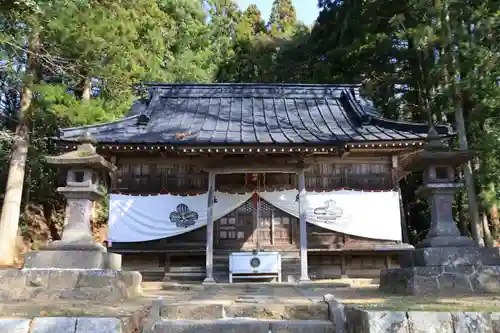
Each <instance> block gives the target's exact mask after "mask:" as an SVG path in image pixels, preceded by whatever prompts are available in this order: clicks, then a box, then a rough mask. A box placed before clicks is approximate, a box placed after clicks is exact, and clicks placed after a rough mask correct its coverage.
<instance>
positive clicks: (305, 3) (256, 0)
mask: <svg viewBox="0 0 500 333" xmlns="http://www.w3.org/2000/svg"><path fill="white" fill-rule="evenodd" d="M236 2H237V3H238V6H240V8H241V9H242V10H245V9H247V7H248V6H249V5H251V4H256V5H257V7H259V9H260V11H261V12H262V18H263V19H265V20H266V21H267V20H268V19H269V15H270V14H271V7H272V5H273V0H236ZM292 2H293V6H294V7H295V9H296V10H297V19H298V20H299V21H302V22H303V23H305V24H307V25H311V24H313V23H314V21H315V20H316V18H317V17H318V13H319V9H318V6H317V4H318V1H317V0H293V1H292Z"/></svg>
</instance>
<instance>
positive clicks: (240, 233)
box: [215, 200, 253, 248]
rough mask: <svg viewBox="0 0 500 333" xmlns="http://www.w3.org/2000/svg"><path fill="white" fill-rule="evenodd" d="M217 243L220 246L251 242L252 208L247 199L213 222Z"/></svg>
mask: <svg viewBox="0 0 500 333" xmlns="http://www.w3.org/2000/svg"><path fill="white" fill-rule="evenodd" d="M215 226H216V236H215V240H216V243H217V245H220V246H222V247H228V246H229V247H237V248H238V247H240V246H242V245H243V244H245V243H251V242H253V208H252V201H251V200H248V201H247V202H245V203H244V204H243V205H241V206H240V207H238V208H236V209H235V210H233V211H232V212H231V213H229V214H227V215H225V216H223V217H221V218H220V219H219V220H217V221H216V222H215Z"/></svg>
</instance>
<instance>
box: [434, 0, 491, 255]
mask: <svg viewBox="0 0 500 333" xmlns="http://www.w3.org/2000/svg"><path fill="white" fill-rule="evenodd" d="M444 10H445V23H446V26H445V29H446V36H447V38H448V44H449V46H450V47H451V46H453V45H454V44H455V43H454V40H453V35H452V33H451V22H450V13H449V12H448V4H447V2H445V9H444ZM449 56H450V61H448V66H449V72H450V73H451V75H452V76H453V77H452V78H451V79H452V80H451V81H452V89H453V97H454V106H455V122H456V129H457V134H458V142H459V148H460V150H468V149H469V144H468V142H467V132H466V129H465V120H464V113H463V109H462V91H461V90H460V89H459V88H458V87H457V84H456V82H455V75H456V73H458V72H459V70H458V69H459V68H460V64H459V63H458V59H457V58H458V57H457V56H456V55H455V54H454V53H451V54H450V55H449ZM463 171H464V180H465V187H466V188H467V200H468V204H469V215H470V217H471V230H472V237H473V238H474V240H475V241H476V242H477V244H478V245H479V246H484V241H483V238H482V237H481V226H482V223H481V219H480V218H479V209H478V204H477V197H476V185H475V182H474V174H473V170H472V163H471V161H468V162H467V163H465V165H464V166H463Z"/></svg>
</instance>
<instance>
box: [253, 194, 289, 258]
mask: <svg viewBox="0 0 500 333" xmlns="http://www.w3.org/2000/svg"><path fill="white" fill-rule="evenodd" d="M258 216H259V223H258V225H259V236H260V237H261V238H260V239H261V244H262V245H263V246H266V245H274V246H276V247H277V248H279V246H280V245H289V244H293V226H294V221H295V220H296V219H295V218H294V217H293V216H291V215H289V214H287V213H285V212H283V211H282V210H280V209H278V208H276V207H274V206H273V205H271V204H270V203H268V202H267V201H265V200H263V199H260V204H259V214H258Z"/></svg>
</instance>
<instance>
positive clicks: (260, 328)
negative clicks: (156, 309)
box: [153, 318, 335, 333]
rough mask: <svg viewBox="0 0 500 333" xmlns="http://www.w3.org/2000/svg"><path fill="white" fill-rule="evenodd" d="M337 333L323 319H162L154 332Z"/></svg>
mask: <svg viewBox="0 0 500 333" xmlns="http://www.w3.org/2000/svg"><path fill="white" fill-rule="evenodd" d="M195 332H203V333H234V332H238V333H285V332H286V333H302V332H307V333H335V330H334V327H333V324H332V323H331V322H329V321H321V320H292V321H286V320H255V319H242V318H240V319H222V320H207V321H201V320H200V321H197V320H162V321H160V322H157V323H156V324H155V326H154V328H153V333H195Z"/></svg>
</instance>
